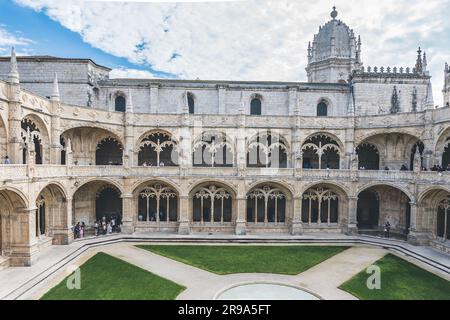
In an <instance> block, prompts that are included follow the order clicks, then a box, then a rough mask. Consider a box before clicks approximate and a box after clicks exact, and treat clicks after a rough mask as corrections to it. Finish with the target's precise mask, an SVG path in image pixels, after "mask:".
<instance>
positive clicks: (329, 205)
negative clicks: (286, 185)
mask: <svg viewBox="0 0 450 320" xmlns="http://www.w3.org/2000/svg"><path fill="white" fill-rule="evenodd" d="M348 197H349V193H348V190H347V189H346V188H345V187H344V186H342V185H339V184H336V183H330V182H328V181H326V182H314V183H310V184H309V185H307V186H305V188H304V190H303V193H302V212H301V215H302V222H303V223H304V224H305V226H306V227H307V228H310V227H313V228H315V227H317V226H321V227H322V226H323V227H331V228H338V227H343V226H345V225H346V223H347V221H348V214H347V213H348Z"/></svg>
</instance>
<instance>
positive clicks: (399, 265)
mask: <svg viewBox="0 0 450 320" xmlns="http://www.w3.org/2000/svg"><path fill="white" fill-rule="evenodd" d="M375 265H377V266H379V267H380V270H381V289H380V290H369V289H368V288H367V286H366V281H367V278H368V277H369V276H370V275H369V274H367V273H366V271H365V270H364V271H361V272H360V273H359V274H357V275H356V276H355V277H353V278H352V279H350V280H349V281H347V282H345V283H344V284H342V285H341V286H340V288H341V289H343V290H345V291H347V292H349V293H351V294H353V295H354V296H355V297H357V298H359V299H363V300H450V282H449V281H446V280H444V279H442V278H440V277H438V276H435V275H434V274H432V273H430V272H428V271H425V270H423V269H421V268H419V267H417V266H415V265H413V264H411V263H409V262H407V261H405V260H403V259H400V258H398V257H396V256H394V255H391V254H388V255H386V256H385V257H384V258H382V259H380V260H378V261H377V262H376V263H375Z"/></svg>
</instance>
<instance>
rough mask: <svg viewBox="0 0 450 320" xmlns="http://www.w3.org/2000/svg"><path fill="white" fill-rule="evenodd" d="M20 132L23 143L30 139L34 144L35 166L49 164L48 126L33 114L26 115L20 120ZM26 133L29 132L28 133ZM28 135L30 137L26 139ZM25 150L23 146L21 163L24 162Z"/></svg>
mask: <svg viewBox="0 0 450 320" xmlns="http://www.w3.org/2000/svg"><path fill="white" fill-rule="evenodd" d="M28 129H29V130H28ZM21 130H22V131H21V136H22V138H23V140H24V143H25V141H26V140H27V139H29V138H31V139H32V141H33V143H34V149H35V154H36V159H35V162H36V163H37V164H44V163H45V164H47V163H50V133H49V129H48V126H47V125H46V124H45V122H44V120H43V119H42V118H41V117H40V116H38V115H36V114H34V113H30V114H27V115H26V116H25V117H23V118H22V122H21ZM28 131H30V132H29V133H28ZM28 134H30V135H31V137H29V138H28V137H27V135H28ZM25 149H26V146H25V144H24V149H23V154H22V157H23V163H25V162H26V151H25Z"/></svg>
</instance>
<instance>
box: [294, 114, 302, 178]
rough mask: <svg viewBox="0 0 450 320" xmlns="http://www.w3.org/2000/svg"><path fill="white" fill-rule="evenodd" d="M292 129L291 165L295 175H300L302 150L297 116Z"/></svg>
mask: <svg viewBox="0 0 450 320" xmlns="http://www.w3.org/2000/svg"><path fill="white" fill-rule="evenodd" d="M292 130H293V134H292V137H293V139H292V167H293V168H294V173H295V175H296V176H301V173H302V170H303V151H302V141H301V130H300V118H299V117H296V119H295V126H294V127H293V128H292Z"/></svg>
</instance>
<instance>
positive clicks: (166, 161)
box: [138, 131, 178, 167]
mask: <svg viewBox="0 0 450 320" xmlns="http://www.w3.org/2000/svg"><path fill="white" fill-rule="evenodd" d="M138 165H139V166H153V167H159V166H177V165H178V151H177V143H176V142H175V141H174V140H172V137H171V136H170V135H169V134H167V133H165V132H163V131H154V132H152V133H150V134H149V135H148V136H147V137H145V138H144V139H143V140H142V142H141V143H140V145H139V154H138Z"/></svg>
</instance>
